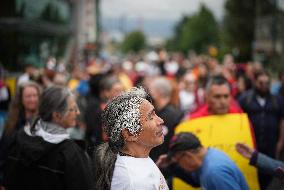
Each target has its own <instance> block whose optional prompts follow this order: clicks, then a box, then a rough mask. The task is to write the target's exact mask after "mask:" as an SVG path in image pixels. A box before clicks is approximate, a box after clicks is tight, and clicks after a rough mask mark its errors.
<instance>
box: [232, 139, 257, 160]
mask: <svg viewBox="0 0 284 190" xmlns="http://www.w3.org/2000/svg"><path fill="white" fill-rule="evenodd" d="M236 150H237V152H238V153H240V154H241V155H242V156H243V157H245V158H247V159H250V158H251V157H252V154H253V152H254V149H253V148H251V147H249V146H248V145H246V144H244V143H237V144H236Z"/></svg>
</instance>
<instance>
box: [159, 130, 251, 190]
mask: <svg viewBox="0 0 284 190" xmlns="http://www.w3.org/2000/svg"><path fill="white" fill-rule="evenodd" d="M156 164H157V165H158V166H159V167H160V168H168V169H170V170H171V171H172V172H173V175H175V176H177V177H180V178H182V179H183V180H185V181H186V182H187V183H189V184H191V185H193V186H195V187H196V186H201V187H202V188H203V189H206V190H220V189H222V190H227V189H228V190H229V189H230V190H248V189H249V187H248V185H247V182H246V180H245V178H244V176H243V174H242V173H241V171H240V170H239V168H238V167H237V166H236V164H235V163H234V162H233V161H232V160H231V159H230V158H229V157H228V156H227V155H226V154H225V153H223V152H221V151H219V150H217V149H214V148H205V147H203V146H202V144H201V142H200V141H199V139H198V138H197V137H196V136H195V135H194V134H192V133H188V132H186V133H179V134H177V135H175V136H173V138H172V139H171V142H170V147H169V152H168V154H167V155H162V156H160V158H159V160H158V161H157V163H156Z"/></svg>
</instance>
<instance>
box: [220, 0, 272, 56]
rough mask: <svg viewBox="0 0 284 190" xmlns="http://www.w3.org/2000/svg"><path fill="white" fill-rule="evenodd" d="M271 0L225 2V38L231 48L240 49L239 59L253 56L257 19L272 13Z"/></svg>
mask: <svg viewBox="0 0 284 190" xmlns="http://www.w3.org/2000/svg"><path fill="white" fill-rule="evenodd" d="M274 11H275V7H274V5H273V2H272V1H271V0H261V1H257V0H227V1H226V3H225V17H224V32H225V33H224V34H225V37H224V40H225V43H226V45H227V46H228V47H229V49H238V52H239V55H238V57H237V58H238V60H239V61H247V60H251V58H252V48H253V47H252V44H253V42H254V39H255V27H256V19H257V18H259V17H261V16H265V15H269V14H272V13H273V12H274Z"/></svg>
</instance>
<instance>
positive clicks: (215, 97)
mask: <svg viewBox="0 0 284 190" xmlns="http://www.w3.org/2000/svg"><path fill="white" fill-rule="evenodd" d="M207 103H208V108H209V111H210V112H211V113H213V114H226V113H228V110H229V104H230V89H229V87H228V86H227V85H226V84H222V85H212V86H211V88H210V89H209V92H208V93H207Z"/></svg>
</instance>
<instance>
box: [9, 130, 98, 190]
mask: <svg viewBox="0 0 284 190" xmlns="http://www.w3.org/2000/svg"><path fill="white" fill-rule="evenodd" d="M91 169H92V168H91V163H90V160H89V158H88V156H87V154H86V153H85V152H84V150H83V149H81V147H79V146H78V145H77V144H76V143H75V142H74V141H72V140H64V141H63V142H61V143H59V144H53V143H49V142H46V141H44V140H43V138H42V137H38V136H29V135H27V134H26V133H25V132H24V130H21V131H19V132H18V134H17V135H16V138H15V140H14V142H13V144H12V147H11V149H10V152H9V155H8V159H7V161H6V164H5V169H4V185H5V187H6V190H14V189H15V190H18V189H22V190H33V189H35V190H38V189H41V190H45V189H46V190H50V189H53V190H62V189H65V190H89V189H92V187H93V185H92V182H93V181H94V179H93V177H92V172H91Z"/></svg>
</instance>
